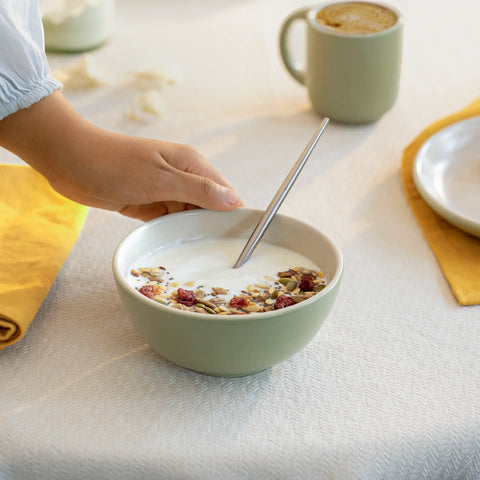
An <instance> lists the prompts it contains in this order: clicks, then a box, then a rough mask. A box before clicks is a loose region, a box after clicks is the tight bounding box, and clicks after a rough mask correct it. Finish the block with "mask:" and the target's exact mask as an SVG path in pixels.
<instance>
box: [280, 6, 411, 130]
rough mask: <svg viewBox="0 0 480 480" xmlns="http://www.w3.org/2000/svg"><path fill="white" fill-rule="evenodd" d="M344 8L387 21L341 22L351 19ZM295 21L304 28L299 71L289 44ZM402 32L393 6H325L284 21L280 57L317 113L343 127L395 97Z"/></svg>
mask: <svg viewBox="0 0 480 480" xmlns="http://www.w3.org/2000/svg"><path fill="white" fill-rule="evenodd" d="M349 8H350V9H353V10H355V9H357V10H358V9H360V11H362V10H365V11H367V12H368V11H369V12H370V13H369V14H368V15H370V16H373V17H375V16H376V15H380V17H381V16H382V15H384V16H386V17H385V18H384V19H383V20H386V23H384V24H383V25H378V24H377V25H374V24H371V25H370V24H369V19H368V18H367V19H366V20H365V22H366V23H365V22H363V20H361V21H360V23H358V22H357V23H355V22H353V24H349V23H348V22H345V23H344V22H343V20H342V18H345V19H348V18H350V19H352V18H356V15H354V14H352V13H351V12H349V11H348V9H349ZM360 13H361V12H360ZM342 14H345V15H343V17H342ZM329 15H330V16H332V15H333V17H332V18H333V20H332V18H330V17H329ZM368 15H367V17H368ZM336 17H338V18H336ZM357 17H358V16H357ZM388 17H390V20H388ZM339 19H340V20H339ZM298 20H300V21H304V22H306V24H307V55H306V63H305V65H304V68H299V67H298V66H297V64H296V62H295V60H294V55H293V54H292V52H291V50H292V49H291V45H290V43H289V35H288V34H289V31H290V28H291V26H292V24H293V23H294V22H295V21H298ZM389 21H390V23H388V22H389ZM362 22H363V23H362ZM402 32H403V17H402V15H401V13H400V12H399V11H398V10H397V9H396V8H394V7H391V6H389V5H386V4H384V3H377V2H328V3H324V4H320V5H316V6H313V7H304V8H301V9H299V10H296V11H294V12H293V13H291V14H290V15H289V16H288V17H287V18H286V19H285V21H284V23H283V25H282V27H281V30H280V53H281V57H282V59H283V62H284V64H285V66H286V68H287V70H288V71H289V72H290V74H291V75H292V76H293V77H294V78H295V79H296V80H297V81H298V82H300V83H301V84H302V85H305V86H306V87H307V90H308V94H309V97H310V100H311V103H312V107H313V109H314V110H315V111H316V112H317V113H318V114H319V115H321V116H326V117H329V118H330V119H331V120H333V121H336V122H342V123H369V122H373V121H375V120H378V119H379V118H380V117H381V116H382V115H383V114H384V113H385V112H387V111H388V110H389V109H390V108H391V107H392V106H393V105H394V103H395V100H396V98H397V95H398V89H399V80H400V67H401V57H402Z"/></svg>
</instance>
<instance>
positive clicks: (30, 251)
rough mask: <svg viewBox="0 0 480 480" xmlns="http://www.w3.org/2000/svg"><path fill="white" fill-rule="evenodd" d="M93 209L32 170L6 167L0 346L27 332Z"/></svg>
mask: <svg viewBox="0 0 480 480" xmlns="http://www.w3.org/2000/svg"><path fill="white" fill-rule="evenodd" d="M87 212H88V208H87V207H84V206H82V205H78V204H76V203H74V202H72V201H70V200H68V199H66V198H64V197H62V196H61V195H59V194H58V193H57V192H55V191H54V190H53V189H52V187H50V184H49V183H48V182H47V181H46V180H45V178H43V177H42V176H41V175H40V174H38V173H37V172H36V171H35V170H33V169H32V168H30V167H27V166H22V165H0V350H2V349H3V348H5V347H6V346H7V345H10V344H12V343H14V342H16V341H18V340H20V338H21V337H22V336H23V335H24V334H25V331H26V330H27V328H28V326H29V325H30V323H31V322H32V320H33V319H34V317H35V315H36V313H37V311H38V309H39V308H40V305H41V304H42V302H43V300H44V299H45V297H46V296H47V293H48V291H49V290H50V288H51V286H52V284H53V281H54V280H55V277H56V276H57V274H58V272H59V271H60V268H61V267H62V265H63V263H64V261H65V259H66V258H67V256H68V254H69V252H70V250H71V248H72V247H73V245H74V244H75V241H76V240H77V238H78V235H79V234H80V231H81V229H82V226H83V223H84V221H85V219H86V216H87Z"/></svg>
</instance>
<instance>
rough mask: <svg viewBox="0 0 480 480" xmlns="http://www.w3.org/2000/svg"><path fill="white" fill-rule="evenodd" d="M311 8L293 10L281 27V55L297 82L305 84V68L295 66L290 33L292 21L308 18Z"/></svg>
mask: <svg viewBox="0 0 480 480" xmlns="http://www.w3.org/2000/svg"><path fill="white" fill-rule="evenodd" d="M309 10H310V7H304V8H300V9H299V10H296V11H294V12H292V13H291V14H290V15H289V16H288V17H287V18H286V19H285V21H284V22H283V24H282V26H281V28H280V55H281V57H282V61H283V63H284V65H285V67H286V69H287V70H288V71H289V72H290V74H291V75H292V77H293V78H294V79H295V80H297V82H299V83H301V84H302V85H305V70H302V69H300V68H298V67H296V66H295V62H294V61H293V58H292V55H291V52H290V47H289V45H288V33H289V30H290V27H291V26H292V23H293V22H295V21H296V20H303V21H306V20H307V14H308V12H309Z"/></svg>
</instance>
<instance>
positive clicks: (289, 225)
mask: <svg viewBox="0 0 480 480" xmlns="http://www.w3.org/2000/svg"><path fill="white" fill-rule="evenodd" d="M261 214H262V212H261V211H259V210H252V209H248V208H239V209H236V210H234V211H231V212H214V211H209V210H190V211H187V212H181V213H176V214H171V215H167V216H165V217H161V218H158V219H156V220H152V221H151V222H148V223H145V224H143V225H141V226H140V227H138V228H137V229H135V230H134V231H133V232H131V233H130V234H128V235H127V236H126V238H125V239H123V240H122V241H121V242H120V244H119V246H118V247H117V249H116V251H115V254H114V258H113V273H114V277H115V280H116V283H117V287H118V291H119V294H120V297H121V299H122V302H123V304H124V306H125V308H126V311H127V314H128V316H129V317H130V319H131V321H132V323H133V325H134V326H135V327H136V329H137V330H138V331H139V333H140V335H142V336H143V338H144V339H145V340H146V341H147V342H148V343H149V344H150V345H151V346H152V348H153V349H154V350H156V351H157V352H158V353H160V354H161V355H162V356H163V357H165V358H167V359H169V360H171V361H172V362H174V363H176V364H178V365H180V366H183V367H186V368H190V369H192V370H195V371H198V372H201V373H206V374H210V375H220V376H239V375H247V374H250V373H255V372H258V371H260V370H263V369H265V368H268V367H270V366H272V365H275V364H277V363H279V362H281V361H283V360H285V359H287V358H288V357H290V356H291V355H293V354H294V353H296V352H298V351H299V350H300V349H301V348H303V347H304V346H305V345H306V344H307V343H308V342H309V341H310V340H311V339H312V338H313V337H314V336H315V334H316V333H317V332H318V330H319V328H320V327H321V325H322V324H323V322H324V321H325V319H326V318H327V316H328V314H329V312H330V310H331V308H332V306H333V303H334V300H335V298H336V295H337V293H338V290H339V287H340V283H341V278H342V274H343V259H342V255H341V253H340V251H339V249H338V248H337V247H336V246H335V245H334V244H333V242H331V241H330V240H329V239H328V238H327V237H326V236H325V235H323V234H322V233H320V232H319V231H317V230H316V229H314V228H313V227H311V226H309V225H307V224H305V223H302V222H300V221H298V220H296V219H293V218H291V217H286V216H284V215H279V214H277V215H276V217H275V219H274V220H273V222H272V224H271V225H270V227H269V229H268V230H267V232H266V234H265V236H264V237H263V239H262V241H261V242H260V244H259V245H258V246H257V248H256V250H255V252H254V253H253V255H252V258H251V259H250V260H249V261H248V262H247V263H246V264H245V265H243V266H242V267H240V268H239V269H233V268H232V266H233V264H234V263H235V260H236V258H237V257H238V255H239V253H240V251H241V249H242V248H243V245H244V244H245V242H246V241H247V239H248V237H249V236H250V234H251V232H252V230H253V228H254V227H255V225H256V224H257V222H258V220H259V218H260V216H261ZM167 262H168V264H167ZM160 267H162V268H165V270H162V269H161V268H160ZM140 268H147V269H149V268H150V269H152V268H154V269H156V268H158V270H161V271H162V274H160V275H159V277H160V278H161V279H162V281H161V282H158V283H159V284H160V285H162V284H164V285H165V286H166V287H167V288H169V289H170V291H168V292H167V291H165V292H166V293H167V294H168V295H171V294H172V292H174V291H175V289H177V291H178V289H179V288H182V287H181V285H183V287H185V288H184V290H188V289H191V291H193V292H195V291H197V290H203V291H204V292H205V293H207V292H210V291H211V290H212V289H213V288H222V289H223V290H226V291H227V293H226V294H224V296H225V298H226V299H227V300H228V301H229V300H230V299H231V298H232V297H233V296H237V295H239V292H238V289H239V288H240V289H241V290H240V294H243V295H246V296H250V297H251V296H252V294H256V293H257V292H255V291H253V290H255V289H257V290H259V292H258V293H259V294H263V293H264V290H266V289H265V288H263V287H266V286H268V290H267V291H269V290H270V288H272V285H267V284H266V283H265V282H268V281H269V280H268V278H271V279H273V280H272V282H273V283H275V281H277V282H278V283H279V284H280V285H282V286H283V283H281V282H280V281H279V280H280V278H286V277H279V276H278V274H279V273H283V274H287V273H291V272H290V270H293V269H294V268H298V269H299V270H298V271H295V270H293V272H294V273H295V275H296V278H297V280H295V281H296V282H297V286H296V287H295V288H294V289H293V290H291V291H289V293H288V294H289V295H290V294H291V295H294V293H292V292H294V291H295V289H296V288H299V286H298V285H299V283H300V281H301V277H302V274H304V273H305V272H310V273H309V274H308V275H305V276H309V277H311V278H312V281H313V278H315V280H318V282H317V283H316V284H314V287H313V288H315V286H316V285H319V284H320V283H321V284H322V287H318V288H317V290H318V291H315V290H313V291H314V292H315V293H314V294H309V296H308V298H304V299H303V300H302V301H299V302H298V303H297V302H295V304H292V305H291V306H288V308H271V309H266V310H262V311H253V312H250V311H248V310H247V311H245V309H244V308H243V307H241V308H239V309H238V310H241V311H242V312H243V313H245V314H238V315H236V314H235V315H230V314H220V312H215V314H212V313H211V312H209V311H207V310H206V311H205V313H203V312H198V311H191V310H190V307H187V308H188V309H187V310H185V309H184V308H182V307H180V308H172V306H171V305H169V304H163V303H162V302H159V301H152V298H149V297H148V296H146V295H144V294H142V293H140V291H139V290H140V289H141V288H142V286H144V285H145V284H147V283H149V282H154V281H155V280H152V279H151V278H153V277H155V276H157V273H158V272H157V271H154V272H153V273H154V274H155V275H149V274H148V273H149V272H147V275H146V276H145V275H141V274H140V273H141V272H140ZM302 269H303V270H302ZM132 271H136V272H138V273H139V276H138V277H136V276H135V275H133V274H132ZM167 272H168V273H167ZM312 272H314V274H313V273H312ZM142 273H143V272H142ZM150 273H152V272H150ZM320 273H322V274H323V277H321V276H320ZM292 275H293V274H292ZM149 277H151V278H149ZM265 277H268V278H265ZM190 282H193V283H190ZM260 282H261V283H260ZM167 283H169V285H168V286H167ZM188 284H189V285H188ZM248 287H250V289H249V288H248ZM310 287H311V285H310ZM242 290H243V291H244V292H246V293H243V292H242ZM249 290H251V291H249ZM160 291H161V289H159V290H158V292H159V293H160ZM306 293H308V292H306V291H303V293H302V291H301V290H300V291H299V292H297V295H305V294H306ZM219 296H221V295H220V294H219ZM305 296H307V295H305ZM212 298H213V297H209V301H210V300H211V299H212ZM196 303H201V302H196ZM270 306H271V304H270ZM199 308H203V307H199ZM225 313H226V312H225ZM247 313H248V314H247Z"/></svg>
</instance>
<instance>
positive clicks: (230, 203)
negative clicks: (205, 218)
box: [172, 172, 243, 210]
mask: <svg viewBox="0 0 480 480" xmlns="http://www.w3.org/2000/svg"><path fill="white" fill-rule="evenodd" d="M174 187H175V189H174V192H173V198H172V200H177V201H179V202H185V203H191V204H193V205H197V206H199V207H202V208H207V209H209V210H233V209H234V208H237V207H240V206H242V205H243V202H242V200H241V199H240V196H239V194H238V193H237V192H236V191H235V190H234V189H233V188H231V187H227V186H224V185H220V184H219V183H216V182H214V181H213V180H211V179H210V178H207V177H202V176H200V175H195V174H191V173H185V172H181V173H180V175H179V178H178V181H177V183H176V184H175V185H174Z"/></svg>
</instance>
